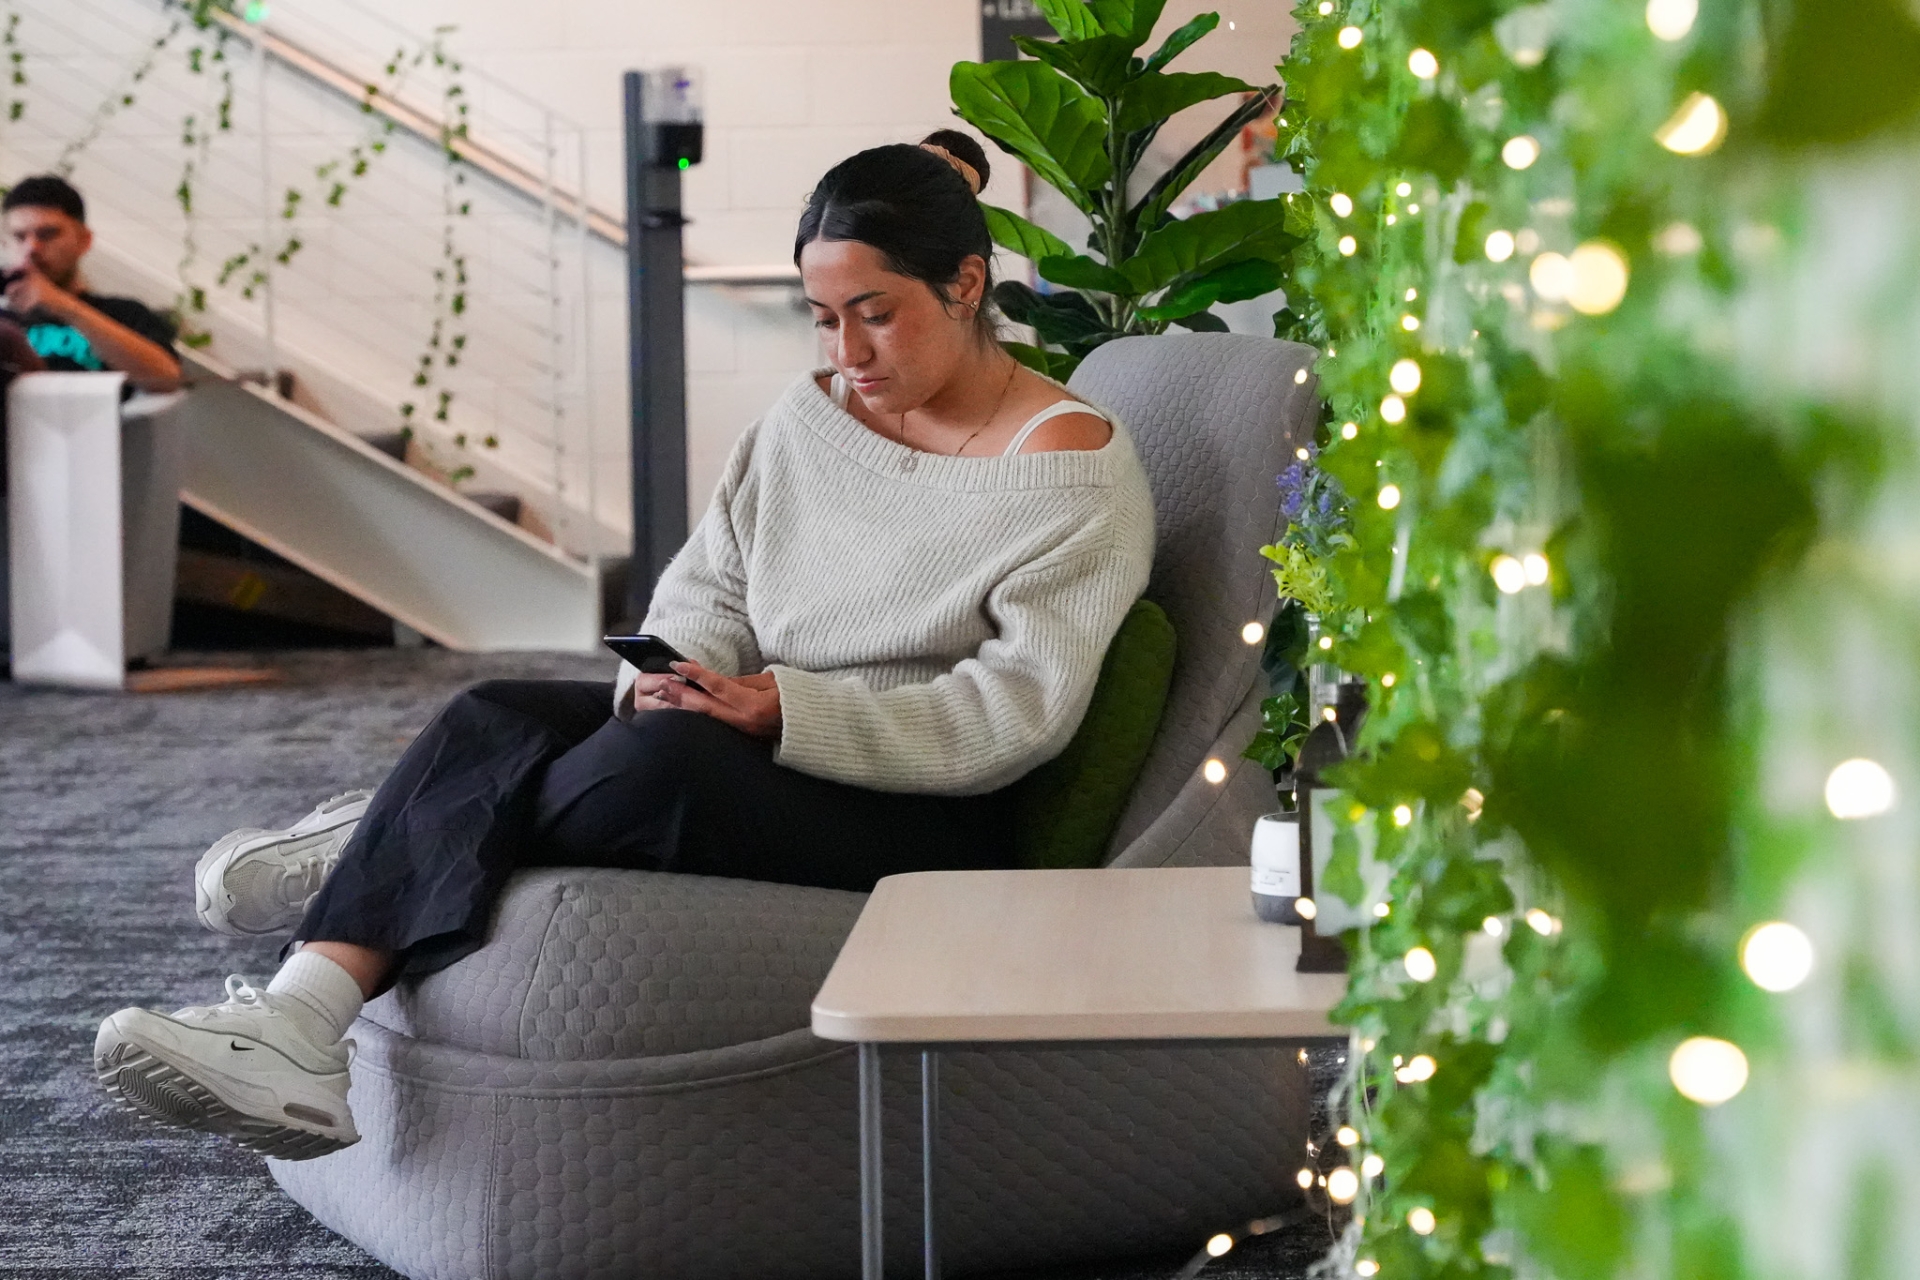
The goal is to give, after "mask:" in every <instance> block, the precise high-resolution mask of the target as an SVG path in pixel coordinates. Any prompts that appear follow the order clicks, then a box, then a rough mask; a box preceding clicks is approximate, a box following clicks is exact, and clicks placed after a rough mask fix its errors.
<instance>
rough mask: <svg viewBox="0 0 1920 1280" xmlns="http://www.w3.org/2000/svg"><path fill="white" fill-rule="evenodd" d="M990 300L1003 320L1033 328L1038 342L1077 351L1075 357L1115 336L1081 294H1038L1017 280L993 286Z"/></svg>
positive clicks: (1004, 281) (1005, 281)
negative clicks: (998, 309)
mask: <svg viewBox="0 0 1920 1280" xmlns="http://www.w3.org/2000/svg"><path fill="white" fill-rule="evenodd" d="M993 301H994V305H995V306H997V307H999V308H1000V313H1001V314H1002V315H1004V316H1006V317H1007V319H1009V320H1011V321H1013V322H1014V323H1015V324H1025V325H1031V326H1033V330H1034V332H1036V333H1038V334H1039V335H1040V340H1041V341H1042V342H1051V343H1054V344H1056V345H1058V346H1063V347H1066V348H1067V349H1068V350H1070V351H1072V350H1075V349H1076V348H1078V349H1079V351H1078V354H1084V353H1085V352H1087V351H1091V350H1093V348H1095V347H1097V346H1099V345H1100V344H1101V343H1102V342H1105V341H1107V340H1108V339H1110V338H1116V337H1118V336H1119V335H1118V334H1116V333H1114V332H1113V330H1112V329H1110V328H1109V327H1108V326H1107V322H1106V321H1105V320H1104V319H1102V318H1101V316H1100V313H1099V312H1098V311H1096V310H1095V309H1094V306H1093V304H1092V303H1091V302H1089V301H1088V300H1087V299H1086V297H1085V296H1084V295H1082V294H1078V293H1048V294H1040V293H1035V292H1034V291H1033V290H1032V289H1029V288H1028V287H1027V286H1026V285H1024V284H1021V283H1020V282H1019V281H1017V280H1003V281H1001V282H1000V283H999V284H997V285H995V286H994V287H993Z"/></svg>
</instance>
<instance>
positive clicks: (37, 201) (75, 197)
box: [0, 173, 87, 222]
mask: <svg viewBox="0 0 1920 1280" xmlns="http://www.w3.org/2000/svg"><path fill="white" fill-rule="evenodd" d="M12 209H58V210H59V211H60V212H62V213H64V214H66V215H67V216H68V217H69V218H72V219H73V220H74V221H75V222H85V221H86V220H87V202H86V201H85V200H82V199H81V198H80V193H79V192H78V191H75V190H74V189H73V184H72V183H71V182H68V181H67V180H66V179H65V178H62V177H59V176H58V175H56V174H51V173H42V174H36V175H35V176H33V177H31V178H22V179H20V181H18V182H16V183H14V184H13V190H11V191H9V192H7V197H6V199H4V200H0V213H4V212H7V211H8V210H12Z"/></svg>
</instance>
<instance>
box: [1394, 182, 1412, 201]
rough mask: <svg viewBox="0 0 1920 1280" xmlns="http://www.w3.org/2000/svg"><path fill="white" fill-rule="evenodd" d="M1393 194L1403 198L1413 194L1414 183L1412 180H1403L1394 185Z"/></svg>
mask: <svg viewBox="0 0 1920 1280" xmlns="http://www.w3.org/2000/svg"><path fill="white" fill-rule="evenodd" d="M1393 194H1395V195H1397V196H1399V197H1400V198H1401V199H1403V200H1404V199H1405V198H1406V197H1408V196H1410V195H1412V194H1413V184H1412V183H1411V182H1402V183H1400V184H1399V185H1398V186H1396V187H1394V189H1393Z"/></svg>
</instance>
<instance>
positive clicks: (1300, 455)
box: [1293, 445, 1313, 462]
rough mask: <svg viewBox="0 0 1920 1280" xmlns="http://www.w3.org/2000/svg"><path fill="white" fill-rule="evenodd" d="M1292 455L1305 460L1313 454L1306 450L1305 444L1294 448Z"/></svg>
mask: <svg viewBox="0 0 1920 1280" xmlns="http://www.w3.org/2000/svg"><path fill="white" fill-rule="evenodd" d="M1293 456H1294V457H1296V458H1298V459H1300V461H1302V462H1305V461H1306V460H1307V459H1309V458H1311V457H1312V456H1313V455H1312V454H1310V453H1308V452H1307V449H1306V446H1305V445H1302V446H1301V447H1300V448H1298V449H1295V450H1294V451H1293Z"/></svg>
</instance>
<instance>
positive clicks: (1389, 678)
mask: <svg viewBox="0 0 1920 1280" xmlns="http://www.w3.org/2000/svg"><path fill="white" fill-rule="evenodd" d="M1399 678H1400V677H1398V676H1396V675H1394V674H1393V672H1391V671H1388V672H1386V673H1385V674H1383V675H1382V676H1381V677H1380V687H1381V688H1382V689H1391V688H1393V686H1394V683H1395V682H1396V681H1397V680H1399Z"/></svg>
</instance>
